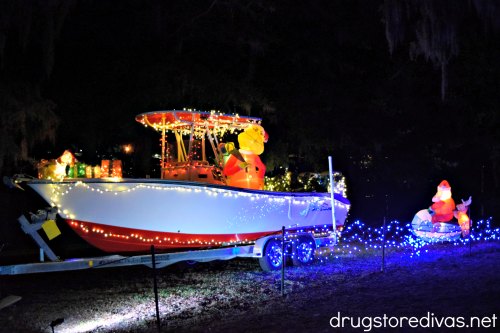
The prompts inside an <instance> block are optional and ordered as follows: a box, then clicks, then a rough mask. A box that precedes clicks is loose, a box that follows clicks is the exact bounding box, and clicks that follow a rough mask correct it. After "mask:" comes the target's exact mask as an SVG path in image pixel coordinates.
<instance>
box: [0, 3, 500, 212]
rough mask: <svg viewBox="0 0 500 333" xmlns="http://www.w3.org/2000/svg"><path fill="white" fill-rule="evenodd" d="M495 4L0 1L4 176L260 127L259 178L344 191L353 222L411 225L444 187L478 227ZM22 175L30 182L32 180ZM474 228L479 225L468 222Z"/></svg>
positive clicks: (493, 109) (148, 164) (491, 135)
mask: <svg viewBox="0 0 500 333" xmlns="http://www.w3.org/2000/svg"><path fill="white" fill-rule="evenodd" d="M499 8H500V6H499V5H498V4H497V3H496V2H495V1H465V0H464V1H430V0H427V1H411V0H406V1H404V0H403V1H394V0H386V1H382V0H379V1H370V0H365V1H361V0H359V1H353V0H349V1H338V0H335V1H300V2H299V1H297V2H295V1H292V2H290V1H267V0H255V1H243V0H236V1H227V0H226V1H223V0H211V1H210V0H209V1H194V0H187V1H186V0H183V1H160V0H149V1H133V0H125V1H97V0H95V1H92V0H74V1H69V0H59V1H57V0H56V1H41V0H40V1H35V0H32V1H30V0H25V1H2V2H1V3H0V66H1V67H0V110H1V111H0V127H1V133H0V170H1V173H2V174H3V175H10V174H12V173H15V172H19V171H24V172H34V169H33V168H32V167H31V166H32V164H33V161H36V160H37V159H40V158H48V157H55V156H58V155H60V153H61V152H62V151H63V150H64V149H67V148H71V149H73V150H80V149H81V150H82V152H83V153H84V154H87V155H86V158H88V159H96V158H97V157H96V156H95V155H96V154H98V153H101V154H102V153H110V152H111V153H112V151H113V150H112V149H113V147H114V146H116V145H119V144H123V143H133V144H134V146H135V153H134V166H135V169H134V172H135V173H136V176H144V174H146V173H149V172H150V169H151V168H152V164H153V163H154V162H152V161H151V159H150V156H151V155H152V154H153V153H154V152H155V150H156V149H158V147H157V141H156V140H157V136H156V135H155V133H150V132H149V131H145V130H144V129H143V128H142V127H141V126H138V124H136V123H135V121H134V116H135V115H136V114H139V113H142V112H147V111H153V110H159V109H173V108H184V107H188V108H196V109H201V110H210V109H217V110H220V111H222V112H228V113H239V114H246V115H252V116H259V117H262V118H263V120H264V122H263V125H264V127H265V128H266V129H267V131H268V132H269V133H270V140H269V143H268V144H267V146H266V151H265V153H264V155H263V156H262V158H263V160H264V162H265V163H266V164H267V166H268V170H269V171H270V172H271V173H272V172H273V170H278V168H279V167H280V166H284V167H290V168H292V169H293V170H294V171H298V172H300V171H324V170H327V168H328V165H327V156H328V155H333V156H334V163H335V169H337V170H339V171H341V172H343V173H344V174H345V175H346V177H347V182H348V187H349V197H350V198H351V200H352V201H353V215H354V216H355V217H357V216H359V217H365V218H370V219H374V220H376V219H380V218H381V217H382V216H383V215H384V213H385V210H386V208H388V213H387V214H388V215H389V217H397V218H401V219H406V220H409V219H411V217H412V216H413V214H414V213H415V212H416V211H417V210H418V209H420V208H424V207H425V205H428V204H430V199H431V197H432V195H433V192H434V191H435V187H436V186H437V184H438V183H439V182H440V181H441V180H442V179H448V180H449V181H450V184H451V186H452V190H453V191H454V195H455V196H456V198H455V199H456V200H457V201H458V200H459V199H460V197H463V198H465V197H466V196H468V195H472V196H473V206H472V207H473V209H475V214H476V215H479V214H480V213H479V212H480V209H482V210H483V211H484V215H485V216H486V215H493V214H497V213H498V207H495V206H497V205H495V202H497V201H498V200H499V197H500V192H499V190H500V183H499V181H500V180H499V179H498V175H499V174H500V170H499V162H500V138H499V128H500V127H499V119H498V117H499V114H500V112H499V108H500V100H499V97H498V93H497V92H498V91H500V89H499V88H500V87H499V85H500V83H499V80H498V78H499V77H500V64H499V62H498V59H500V57H499V56H500V43H499V40H500V39H499V37H500V21H499V18H500V15H499V14H500V13H499ZM30 168H31V169H30ZM473 213H474V211H473Z"/></svg>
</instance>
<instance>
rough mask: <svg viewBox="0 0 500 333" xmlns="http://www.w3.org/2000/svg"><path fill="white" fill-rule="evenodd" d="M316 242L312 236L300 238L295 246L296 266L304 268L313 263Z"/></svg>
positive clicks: (293, 257)
mask: <svg viewBox="0 0 500 333" xmlns="http://www.w3.org/2000/svg"><path fill="white" fill-rule="evenodd" d="M315 250H316V242H315V241H314V238H312V237H311V236H299V237H298V238H297V240H296V242H295V243H294V245H293V255H292V261H293V265H294V266H304V265H308V264H310V263H312V262H313V260H314V251H315Z"/></svg>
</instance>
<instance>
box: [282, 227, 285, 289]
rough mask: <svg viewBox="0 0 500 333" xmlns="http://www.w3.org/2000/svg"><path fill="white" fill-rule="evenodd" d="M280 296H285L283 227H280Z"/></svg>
mask: <svg viewBox="0 0 500 333" xmlns="http://www.w3.org/2000/svg"><path fill="white" fill-rule="evenodd" d="M281 237H282V243H281V296H285V226H283V227H281Z"/></svg>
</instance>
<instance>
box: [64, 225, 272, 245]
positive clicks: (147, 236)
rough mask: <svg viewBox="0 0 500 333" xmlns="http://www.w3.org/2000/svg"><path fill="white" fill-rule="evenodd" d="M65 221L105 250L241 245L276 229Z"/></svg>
mask: <svg viewBox="0 0 500 333" xmlns="http://www.w3.org/2000/svg"><path fill="white" fill-rule="evenodd" d="M66 222H67V223H68V224H69V225H70V227H71V228H72V229H73V230H74V231H75V232H76V233H77V234H78V235H79V236H80V237H81V238H83V239H84V240H85V241H86V242H87V243H89V244H90V245H92V246H94V247H96V248H98V249H100V250H102V251H104V252H108V253H124V252H130V253H145V252H149V251H151V245H154V246H155V249H156V250H157V251H169V250H175V249H202V248H213V247H221V246H228V245H233V244H234V245H236V244H238V245H245V244H252V243H253V242H254V241H255V240H256V239H258V238H261V237H264V236H267V235H272V234H276V233H278V232H280V231H264V232H255V233H246V234H184V233H175V232H158V231H149V230H138V229H131V228H123V227H115V226H109V225H103V224H98V223H92V222H85V221H78V220H66Z"/></svg>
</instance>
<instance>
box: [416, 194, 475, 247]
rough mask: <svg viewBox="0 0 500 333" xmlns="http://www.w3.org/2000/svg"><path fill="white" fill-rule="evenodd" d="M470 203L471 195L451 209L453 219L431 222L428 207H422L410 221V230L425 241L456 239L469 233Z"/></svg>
mask: <svg viewBox="0 0 500 333" xmlns="http://www.w3.org/2000/svg"><path fill="white" fill-rule="evenodd" d="M471 203H472V197H469V199H468V200H467V201H464V200H463V199H462V203H460V204H458V205H457V206H456V210H455V211H453V216H454V218H455V219H452V220H450V221H446V222H432V215H431V212H429V209H422V210H420V211H418V212H417V214H415V216H414V217H413V220H412V222H411V228H410V230H411V232H412V233H413V234H414V235H415V236H417V237H419V238H420V239H422V240H423V241H425V242H444V241H450V242H452V241H456V240H458V239H460V238H466V237H468V236H469V234H470V218H469V216H468V215H467V210H468V208H469V206H470V205H471Z"/></svg>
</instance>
